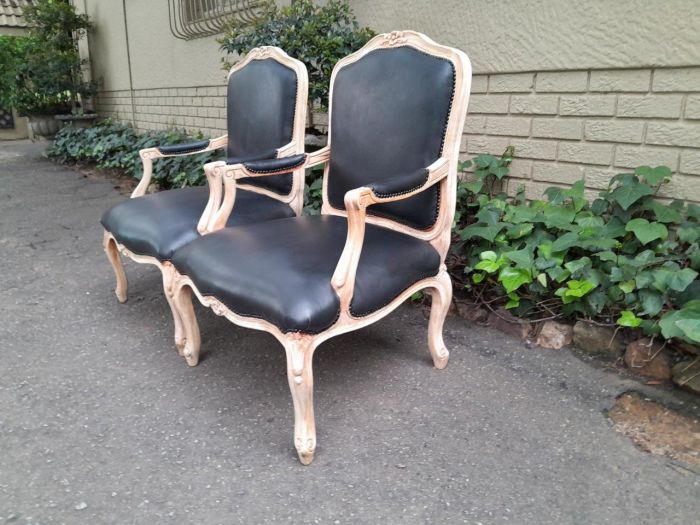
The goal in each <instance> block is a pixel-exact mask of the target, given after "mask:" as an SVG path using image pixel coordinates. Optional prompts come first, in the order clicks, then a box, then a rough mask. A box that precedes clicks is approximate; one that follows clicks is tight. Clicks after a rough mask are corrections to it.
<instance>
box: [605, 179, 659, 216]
mask: <svg viewBox="0 0 700 525" xmlns="http://www.w3.org/2000/svg"><path fill="white" fill-rule="evenodd" d="M653 193H654V190H652V189H651V188H650V187H649V186H647V185H645V184H629V185H626V186H619V187H617V188H615V189H614V190H613V191H612V193H610V199H611V200H613V201H615V202H617V203H618V204H619V205H620V207H621V208H622V209H623V210H627V209H629V207H630V206H632V205H633V204H634V203H635V202H637V201H638V200H639V199H641V198H642V197H646V196H647V195H652V194H653Z"/></svg>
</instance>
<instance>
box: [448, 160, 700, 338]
mask: <svg viewBox="0 0 700 525" xmlns="http://www.w3.org/2000/svg"><path fill="white" fill-rule="evenodd" d="M512 156H513V151H512V149H508V150H506V152H505V154H504V155H503V156H502V157H494V156H491V155H482V156H479V157H476V158H475V159H474V160H473V162H472V161H468V162H465V163H463V164H462V167H461V169H462V170H463V171H465V170H469V169H472V168H473V169H474V171H473V173H466V172H465V173H464V175H465V177H463V180H461V181H460V182H459V184H458V204H457V213H456V220H455V226H454V242H453V246H452V254H451V257H450V260H449V262H450V268H451V272H452V274H453V276H454V277H455V280H456V281H458V282H460V283H461V284H462V285H463V286H464V287H465V288H467V289H469V290H470V291H471V292H472V293H473V294H474V296H475V297H476V298H479V300H480V301H482V302H483V303H486V304H488V305H489V306H492V307H493V305H498V304H502V305H504V306H505V307H506V308H508V309H511V310H512V311H513V312H514V313H515V314H516V315H519V316H524V317H530V318H533V319H546V318H559V317H566V318H571V319H575V318H587V319H591V320H595V321H596V322H599V323H603V324H611V325H618V326H623V327H630V328H637V327H639V328H641V329H642V330H644V331H645V332H646V333H647V334H660V335H661V336H663V337H664V338H666V339H670V338H678V339H682V340H684V341H686V342H689V343H700V300H697V299H695V298H697V297H700V280H699V279H698V272H699V271H700V248H699V246H698V243H699V241H700V224H699V222H700V206H698V205H695V204H686V203H684V202H683V201H680V200H674V201H672V202H669V203H661V202H659V201H657V200H654V199H655V197H656V196H657V192H658V190H659V188H660V187H661V186H662V185H663V184H665V183H667V182H668V181H669V180H670V179H671V177H672V173H671V170H670V169H669V168H667V167H665V166H659V167H655V168H652V167H649V166H642V167H639V168H637V169H636V170H635V171H634V173H622V174H619V175H616V176H614V177H613V178H612V179H611V180H610V183H609V186H608V187H607V188H606V190H604V191H602V192H601V193H600V195H599V197H598V198H596V199H595V200H593V201H592V202H590V201H589V200H588V199H586V198H585V196H584V183H583V181H578V182H577V183H575V184H574V185H573V186H572V187H569V188H560V187H552V188H549V189H547V190H546V191H545V196H546V200H534V201H529V202H528V201H526V199H525V195H524V191H523V189H522V188H520V189H519V191H518V192H517V193H516V195H515V196H514V197H509V196H507V195H506V193H504V192H503V191H502V187H501V182H502V181H503V179H504V178H505V177H507V175H508V171H509V165H510V162H511V160H512Z"/></svg>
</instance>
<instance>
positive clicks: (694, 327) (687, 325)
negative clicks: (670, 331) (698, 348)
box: [676, 319, 700, 343]
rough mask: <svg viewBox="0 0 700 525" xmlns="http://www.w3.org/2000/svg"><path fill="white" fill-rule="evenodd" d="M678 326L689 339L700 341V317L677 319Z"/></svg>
mask: <svg viewBox="0 0 700 525" xmlns="http://www.w3.org/2000/svg"><path fill="white" fill-rule="evenodd" d="M676 326H677V327H678V328H680V330H681V332H683V335H685V336H686V337H687V338H688V339H690V340H691V341H694V342H696V343H700V319H681V320H679V321H676Z"/></svg>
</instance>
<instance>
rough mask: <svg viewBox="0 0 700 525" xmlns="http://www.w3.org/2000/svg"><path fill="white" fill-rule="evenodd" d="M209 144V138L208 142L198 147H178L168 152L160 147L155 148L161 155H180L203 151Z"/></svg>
mask: <svg viewBox="0 0 700 525" xmlns="http://www.w3.org/2000/svg"><path fill="white" fill-rule="evenodd" d="M209 146H211V140H210V141H209V143H208V144H207V145H206V146H204V147H198V148H185V149H178V150H177V151H172V152H170V153H165V152H164V151H163V150H162V149H161V148H156V149H157V150H158V151H159V152H160V153H161V154H162V155H181V154H183V153H195V152H197V151H204V150H205V149H207V148H208V147H209Z"/></svg>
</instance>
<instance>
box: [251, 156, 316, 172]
mask: <svg viewBox="0 0 700 525" xmlns="http://www.w3.org/2000/svg"><path fill="white" fill-rule="evenodd" d="M305 161H306V153H300V154H299V155H291V156H289V157H281V158H279V159H269V160H252V161H250V162H244V163H243V165H244V166H245V167H246V169H247V170H248V171H251V172H253V173H274V172H276V171H282V170H293V169H295V168H299V167H300V166H303V165H304V162H305Z"/></svg>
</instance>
